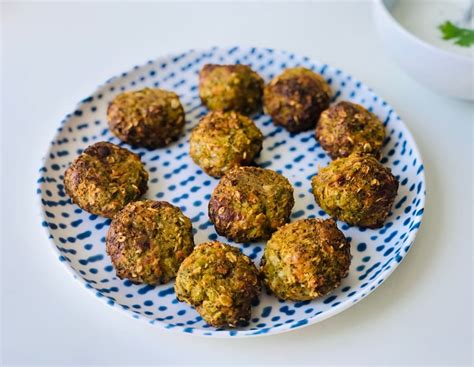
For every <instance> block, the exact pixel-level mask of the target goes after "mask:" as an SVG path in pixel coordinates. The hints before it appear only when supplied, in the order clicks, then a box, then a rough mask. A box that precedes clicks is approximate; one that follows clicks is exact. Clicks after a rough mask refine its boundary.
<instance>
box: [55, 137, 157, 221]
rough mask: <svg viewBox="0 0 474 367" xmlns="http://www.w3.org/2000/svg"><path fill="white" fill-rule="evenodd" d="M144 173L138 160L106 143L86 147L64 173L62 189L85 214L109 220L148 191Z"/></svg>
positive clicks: (143, 168) (129, 153)
mask: <svg viewBox="0 0 474 367" xmlns="http://www.w3.org/2000/svg"><path fill="white" fill-rule="evenodd" d="M147 181H148V172H147V171H146V170H145V167H144V166H143V163H142V162H141V161H140V157H139V156H138V155H136V154H135V153H132V152H130V151H129V150H127V149H125V148H121V147H119V146H118V145H115V144H112V143H108V142H105V141H103V142H98V143H95V144H93V145H91V146H89V147H87V148H86V149H85V150H84V152H83V153H82V154H81V155H79V157H77V158H76V159H75V160H74V161H73V162H72V163H71V165H70V166H69V167H68V169H67V170H66V172H65V173H64V187H65V190H66V193H67V194H68V195H69V196H70V197H71V200H72V202H73V203H75V204H77V205H78V206H79V207H81V208H82V209H84V210H85V211H87V212H89V213H92V214H96V215H101V216H103V217H107V218H112V217H113V216H114V215H115V213H117V212H118V211H119V210H120V209H122V208H123V207H124V206H125V205H126V204H127V203H129V202H130V201H133V200H136V199H138V198H139V197H140V196H142V195H143V194H144V193H145V192H146V191H147V189H148V185H147Z"/></svg>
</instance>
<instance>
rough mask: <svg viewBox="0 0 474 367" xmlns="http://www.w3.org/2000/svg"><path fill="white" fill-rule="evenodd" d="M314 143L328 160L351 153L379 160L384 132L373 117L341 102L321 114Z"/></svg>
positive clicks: (359, 106) (364, 111) (352, 105)
mask: <svg viewBox="0 0 474 367" xmlns="http://www.w3.org/2000/svg"><path fill="white" fill-rule="evenodd" d="M316 139H318V141H319V142H320V143H321V146H322V147H323V149H324V150H325V151H327V152H328V153H329V155H330V156H331V158H332V159H336V158H340V157H347V156H348V155H349V154H351V153H355V152H361V153H367V154H372V155H373V156H375V157H376V158H379V157H380V149H382V144H383V141H384V139H385V128H384V126H383V124H382V122H380V120H379V119H378V118H377V116H375V115H374V114H373V113H372V112H369V111H368V110H366V109H365V108H364V107H362V106H361V105H358V104H356V103H351V102H346V101H341V102H338V103H336V104H335V105H332V106H331V107H329V108H328V109H327V110H326V111H324V112H323V113H322V114H321V117H320V118H319V122H318V125H317V126H316Z"/></svg>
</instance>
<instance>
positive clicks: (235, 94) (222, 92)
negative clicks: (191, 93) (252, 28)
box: [199, 64, 264, 115]
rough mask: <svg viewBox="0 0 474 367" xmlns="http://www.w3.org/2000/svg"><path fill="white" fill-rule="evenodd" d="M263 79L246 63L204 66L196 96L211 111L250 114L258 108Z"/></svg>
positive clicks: (260, 102) (260, 101)
mask: <svg viewBox="0 0 474 367" xmlns="http://www.w3.org/2000/svg"><path fill="white" fill-rule="evenodd" d="M263 85H264V82H263V79H262V78H261V77H260V75H258V74H257V73H256V72H255V71H253V70H252V69H251V68H250V67H249V66H247V65H240V64H239V65H215V64H207V65H204V66H203V68H202V69H201V71H200V73H199V96H200V97H201V101H202V103H203V104H204V105H205V106H206V107H207V108H209V109H210V110H213V111H237V112H240V113H243V114H244V115H250V114H252V113H254V112H256V111H258V110H259V109H260V106H261V104H262V94H263Z"/></svg>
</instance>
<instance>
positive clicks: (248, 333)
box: [36, 44, 427, 339]
mask: <svg viewBox="0 0 474 367" xmlns="http://www.w3.org/2000/svg"><path fill="white" fill-rule="evenodd" d="M234 47H236V48H239V49H251V48H255V49H262V50H270V51H271V52H272V53H282V54H286V53H289V52H290V51H287V50H283V49H278V48H268V47H259V46H248V45H246V44H243V45H238V46H228V45H221V46H213V47H207V48H197V49H194V48H192V49H187V50H186V51H185V52H184V53H191V52H205V51H208V50H216V49H217V50H219V49H220V50H227V49H231V48H234ZM177 54H178V52H171V53H167V54H164V55H161V56H157V57H155V58H153V59H151V60H150V61H152V60H153V61H155V60H157V59H160V58H167V57H173V56H175V55H177ZM294 54H295V55H298V56H300V57H302V58H305V56H304V55H302V54H300V53H298V52H295V53H294ZM307 58H308V59H309V60H311V61H315V62H317V63H321V64H323V63H322V62H320V61H319V59H315V58H313V57H307ZM147 65H148V63H142V64H139V65H138V67H139V68H142V67H146V66H147ZM325 65H327V67H328V68H330V69H334V70H342V69H339V68H337V67H335V66H333V64H325ZM133 71H135V68H129V69H128V70H127V73H128V72H133ZM342 72H344V73H345V74H347V75H351V74H349V73H347V72H346V71H345V70H342ZM116 78H120V74H118V73H117V74H116V75H115V76H113V77H111V78H110V79H108V80H107V81H105V82H104V83H101V84H99V85H98V86H96V88H95V90H94V92H93V93H95V92H96V91H97V90H98V89H100V88H103V87H105V86H106V85H107V84H109V83H110V82H111V81H113V80H115V79H116ZM352 80H353V81H354V82H359V83H361V86H362V87H363V88H364V89H365V90H366V91H367V92H368V93H371V94H374V95H376V96H377V97H378V99H379V101H380V102H384V103H386V105H387V106H389V107H391V105H390V104H389V103H387V102H386V101H385V99H383V98H382V97H380V96H379V95H378V94H375V92H374V91H373V90H372V88H370V87H369V86H368V85H367V84H365V83H363V82H361V81H360V80H359V79H357V78H352ZM81 103H82V102H78V103H77V104H76V105H75V109H77V108H80V107H81ZM391 108H392V109H393V107H391ZM67 118H68V116H67V115H66V117H65V118H64V119H63V120H62V121H61V124H60V127H61V126H62V125H63V123H64V122H65V121H66V120H67ZM392 118H393V119H398V120H399V122H400V123H401V124H402V125H403V128H404V133H405V134H406V135H405V136H406V139H407V141H408V142H409V143H410V145H411V148H412V149H413V152H414V153H415V155H416V156H417V157H419V159H420V163H421V164H422V165H423V166H424V160H423V157H422V155H421V152H420V150H419V148H418V145H417V144H416V141H415V139H414V137H413V135H412V133H411V131H410V130H409V128H408V126H407V125H406V124H405V122H404V121H403V120H402V119H401V118H400V117H399V115H398V113H397V112H396V110H395V109H393V113H392ZM60 134H61V132H60V131H59V129H58V130H56V131H55V133H54V137H53V139H52V140H51V141H55V140H57V138H58V136H59V135H60ZM52 149H53V145H52V144H49V146H48V148H47V151H46V154H45V155H44V156H43V157H42V159H41V162H42V165H41V168H40V170H39V177H40V179H41V178H43V177H44V174H45V172H43V170H42V169H43V167H44V163H45V162H46V161H47V160H48V157H49V155H50V153H51V150H52ZM419 176H420V181H421V182H423V190H422V191H421V192H420V198H419V200H420V210H421V209H422V210H424V209H425V203H426V190H427V189H426V177H425V172H424V169H423V170H422V171H421V172H420V173H419ZM45 183H46V181H38V183H37V192H36V193H37V198H38V204H39V206H40V214H39V217H40V219H41V223H42V224H43V225H42V226H43V228H44V232H45V233H46V234H47V236H48V242H49V245H50V246H51V247H52V248H53V251H54V253H55V254H56V255H57V256H58V257H59V258H60V259H61V257H62V255H63V254H62V252H61V251H60V250H59V248H58V247H57V245H56V243H55V241H53V240H51V238H50V231H49V230H48V226H45V225H44V223H47V220H48V218H47V217H46V213H45V210H44V206H43V203H42V198H43V193H44V190H43V186H44V185H45ZM38 189H39V190H38ZM419 224H420V225H419V226H418V227H416V228H414V229H413V230H411V231H410V232H409V233H408V236H407V241H406V242H407V245H408V246H409V247H408V250H406V252H405V253H404V255H403V256H402V257H401V259H400V261H396V262H395V263H394V264H393V266H391V267H389V268H387V269H386V270H384V271H383V272H381V273H380V274H378V275H377V276H376V277H375V278H374V279H372V280H371V281H370V282H369V283H368V291H367V293H366V294H364V295H362V296H361V297H359V298H356V299H354V300H352V301H351V302H349V300H347V301H346V302H343V303H341V304H340V305H338V306H337V307H333V308H331V309H329V310H327V311H326V312H324V313H323V314H318V315H313V316H310V317H307V318H305V319H303V320H305V321H306V322H305V323H303V324H300V325H298V327H291V324H283V325H280V326H278V327H271V328H269V329H268V330H265V329H263V330H265V331H264V332H261V330H245V329H244V330H240V329H223V330H221V329H217V330H216V329H209V330H207V329H197V328H194V327H189V328H188V327H185V326H176V327H174V326H173V327H170V326H169V325H167V324H165V323H162V322H159V321H155V320H150V319H149V318H147V317H145V316H143V315H138V314H134V313H131V312H129V311H128V310H125V309H123V308H122V307H120V305H119V304H118V303H116V302H114V303H112V304H111V303H108V302H107V297H105V295H104V294H103V293H102V292H100V291H97V290H96V291H94V290H92V291H91V289H89V288H91V286H90V285H89V284H88V283H87V282H86V281H85V280H84V279H83V278H82V277H81V276H80V275H78V273H77V272H76V271H75V270H74V269H73V268H72V267H71V266H69V265H68V264H67V262H64V261H62V260H61V261H60V262H61V263H62V264H63V268H64V270H65V271H66V272H68V273H69V274H70V275H71V276H72V277H73V279H75V280H76V281H78V283H77V284H78V285H79V284H82V285H83V286H84V287H85V289H87V290H88V292H86V293H88V294H90V295H91V296H96V297H97V298H99V300H100V301H101V302H102V303H103V304H105V305H106V306H109V307H111V308H113V309H115V311H117V312H119V313H121V314H125V315H127V316H128V317H129V318H133V319H136V320H139V321H140V322H142V323H146V324H148V325H149V326H151V327H153V326H156V327H158V328H159V329H163V330H164V329H166V330H171V331H173V332H174V333H180V334H192V335H197V336H200V337H211V338H224V339H227V338H246V337H260V336H270V335H276V334H281V333H285V332H289V331H294V330H297V329H301V328H305V327H308V326H310V325H314V324H317V323H319V322H321V321H323V320H326V319H328V318H330V317H332V316H335V315H337V314H339V313H341V312H343V311H345V310H346V309H348V308H350V307H351V306H353V305H354V304H356V303H359V302H360V301H362V300H364V299H365V298H367V297H368V296H369V295H370V294H371V293H373V292H375V291H376V290H377V289H378V288H379V287H380V286H381V285H382V284H383V283H384V282H385V280H386V279H388V277H389V276H390V275H391V274H392V273H393V271H394V270H395V269H396V268H397V267H398V266H399V265H400V264H401V263H402V262H403V261H404V260H405V257H406V256H407V255H408V252H409V251H410V250H411V248H412V247H413V244H414V241H415V239H416V235H417V233H418V231H419V229H420V227H421V226H422V224H423V214H421V216H420V221H419ZM382 277H383V278H382ZM380 279H383V281H382V282H379V281H380ZM369 285H373V286H374V288H373V289H370V288H371V287H369ZM83 289H84V288H83ZM190 330H191V331H190ZM234 332H235V333H234Z"/></svg>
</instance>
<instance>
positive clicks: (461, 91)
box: [373, 0, 474, 101]
mask: <svg viewBox="0 0 474 367" xmlns="http://www.w3.org/2000/svg"><path fill="white" fill-rule="evenodd" d="M396 1H397V0H374V6H373V15H374V19H375V23H376V26H377V30H378V33H379V35H380V37H381V39H382V41H383V44H384V45H385V47H386V48H387V49H388V51H389V52H390V54H391V55H392V56H393V58H394V59H395V60H396V62H397V63H398V64H399V65H400V66H401V67H402V68H403V69H404V70H405V71H406V72H407V73H408V74H409V75H410V76H411V77H412V78H414V79H416V80H417V81H419V82H420V83H421V84H423V85H425V86H427V87H428V88H430V89H433V90H434V91H436V92H439V93H441V94H445V95H448V96H452V97H456V98H462V99H468V100H471V101H472V100H474V60H473V58H472V57H470V56H466V55H462V54H458V53H455V52H450V51H447V50H444V49H441V48H438V47H436V46H434V45H432V44H429V43H427V42H425V41H423V40H421V39H419V38H418V37H416V36H415V35H413V34H412V33H410V32H409V31H408V30H406V29H405V28H403V27H402V26H401V25H400V23H398V22H397V20H396V19H395V18H394V17H393V15H392V13H391V12H390V9H392V7H393V5H394V4H395V2H396Z"/></svg>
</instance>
